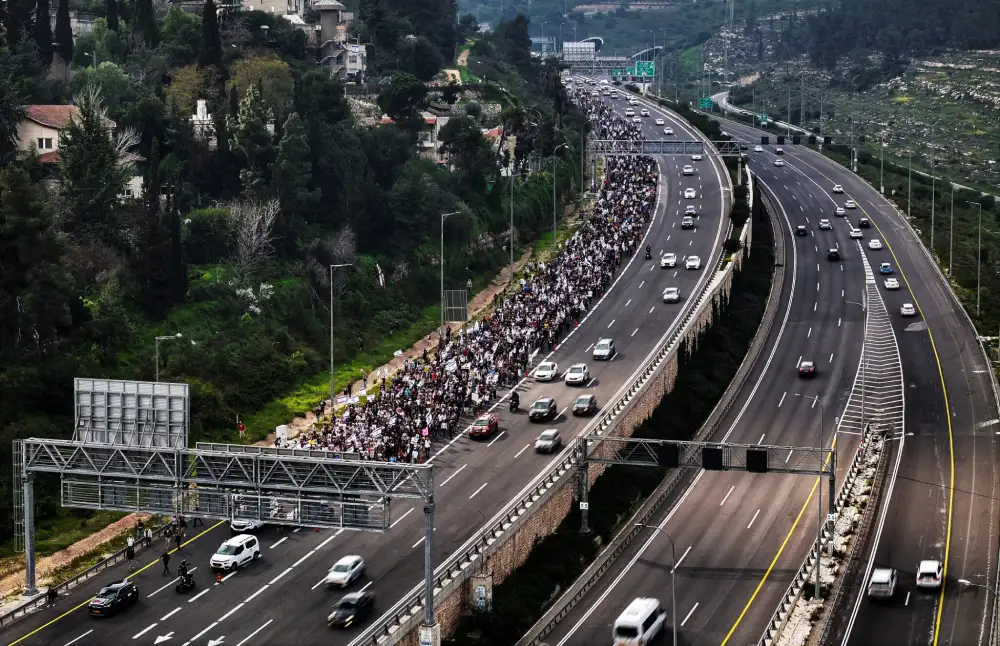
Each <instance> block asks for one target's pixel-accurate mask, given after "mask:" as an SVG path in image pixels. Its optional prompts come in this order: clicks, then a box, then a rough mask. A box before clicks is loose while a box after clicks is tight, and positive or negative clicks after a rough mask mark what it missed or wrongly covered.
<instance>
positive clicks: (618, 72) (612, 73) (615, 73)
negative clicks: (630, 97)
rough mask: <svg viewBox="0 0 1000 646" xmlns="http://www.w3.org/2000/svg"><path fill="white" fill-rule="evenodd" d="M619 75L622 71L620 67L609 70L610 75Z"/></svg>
mask: <svg viewBox="0 0 1000 646" xmlns="http://www.w3.org/2000/svg"><path fill="white" fill-rule="evenodd" d="M621 75H622V71H621V70H620V69H617V70H611V76H621Z"/></svg>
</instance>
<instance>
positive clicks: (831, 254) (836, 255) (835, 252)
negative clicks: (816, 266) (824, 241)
mask: <svg viewBox="0 0 1000 646" xmlns="http://www.w3.org/2000/svg"><path fill="white" fill-rule="evenodd" d="M826 259H827V260H840V249H830V250H829V251H827V252H826Z"/></svg>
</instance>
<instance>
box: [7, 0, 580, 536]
mask: <svg viewBox="0 0 1000 646" xmlns="http://www.w3.org/2000/svg"><path fill="white" fill-rule="evenodd" d="M24 1H27V0H18V1H17V2H13V3H10V5H9V7H8V9H9V11H8V13H7V14H5V15H4V16H3V17H2V22H0V24H2V25H3V26H4V30H3V32H2V33H3V35H4V38H3V39H0V267H2V268H3V270H2V272H0V447H2V448H0V462H2V463H3V464H7V465H9V464H10V446H11V440H12V439H14V438H18V437H25V436H48V437H59V438H66V437H69V436H70V435H71V433H72V427H73V407H72V379H73V377H74V376H90V377H108V378H122V379H143V380H152V379H153V378H154V376H155V371H156V368H157V366H158V367H159V374H160V378H161V379H162V380H164V381H176V382H185V383H189V384H190V385H191V392H192V397H193V411H192V412H193V419H192V429H191V431H192V436H193V437H192V439H195V440H202V439H229V440H235V439H236V430H235V427H236V425H235V420H236V419H237V417H238V416H239V417H241V418H244V419H246V420H247V421H248V424H247V425H248V439H260V438H262V437H263V436H264V435H266V433H267V432H268V431H273V427H274V425H275V424H279V423H285V422H287V421H289V419H290V417H291V416H292V415H293V414H297V413H302V412H304V411H305V410H308V409H310V408H311V407H312V406H313V405H315V404H316V403H317V402H316V401H315V400H314V401H308V402H303V401H297V402H296V404H295V408H291V409H290V408H288V407H280V406H279V407H274V406H270V407H269V405H268V402H274V401H277V400H279V399H281V398H283V397H286V396H287V395H288V394H289V393H291V392H293V391H295V389H296V388H297V387H298V386H301V385H303V384H306V383H310V382H311V381H315V377H316V375H317V374H318V373H321V372H322V371H323V370H324V368H325V366H327V365H328V356H329V353H330V351H331V348H330V338H331V331H330V329H329V320H330V317H331V314H332V317H333V319H334V326H333V327H334V329H333V334H332V336H333V344H332V345H333V347H332V351H333V354H334V360H335V361H336V362H337V363H338V364H345V365H346V364H348V363H349V362H350V360H351V359H352V358H354V357H356V356H358V355H359V354H365V353H372V352H375V351H376V350H378V351H380V352H382V353H383V354H382V356H379V357H375V358H374V360H376V361H384V360H386V359H387V358H389V357H388V355H389V354H390V353H391V351H392V350H393V349H395V348H391V349H388V350H387V349H386V348H385V347H384V340H385V339H387V338H392V339H395V340H397V341H398V342H402V341H401V340H403V339H406V338H407V337H408V336H413V335H414V334H416V338H419V337H420V336H422V335H423V334H426V332H427V331H429V330H428V329H426V328H425V327H421V326H424V325H426V323H425V321H427V320H428V319H430V320H434V319H435V318H436V313H435V312H430V316H428V309H429V308H430V307H431V306H433V305H434V304H435V303H437V301H438V287H439V280H440V277H439V271H440V263H439V254H440V249H439V245H440V236H441V226H442V225H441V217H440V216H441V214H442V213H450V212H458V213H457V214H456V215H454V216H452V217H449V218H448V220H447V221H446V222H445V227H444V238H445V243H444V244H445V250H444V256H445V259H446V260H445V272H446V287H449V288H458V287H464V286H465V284H466V281H467V280H470V279H472V280H473V281H475V282H476V283H481V282H482V279H483V278H484V277H488V276H491V275H492V274H493V273H495V272H496V270H497V269H498V268H499V267H500V266H502V265H503V264H504V263H505V262H506V259H507V258H508V257H509V253H510V249H509V247H508V246H507V245H508V244H509V242H508V240H509V237H508V235H509V234H508V231H509V226H508V222H509V213H510V209H511V204H510V199H511V197H510V196H511V191H510V190H509V189H506V190H505V189H504V188H503V187H504V185H505V184H506V180H505V179H504V177H503V176H501V174H500V172H499V162H500V161H502V160H503V158H504V155H503V154H501V153H499V152H498V150H503V146H500V147H496V146H495V145H494V144H493V143H492V142H491V141H490V140H489V139H487V138H486V137H485V136H484V135H483V134H482V132H483V130H484V129H485V128H490V127H495V126H497V125H503V126H505V129H504V136H505V137H509V136H511V135H514V136H517V137H518V150H519V151H520V153H524V151H528V150H530V152H531V154H530V155H529V154H527V153H524V154H520V153H519V154H518V156H517V162H518V164H517V165H515V170H526V169H527V168H528V167H529V162H531V163H530V167H531V168H542V169H545V170H546V172H534V173H531V174H527V175H526V176H525V177H524V178H519V179H518V180H517V189H516V191H514V197H513V200H514V204H513V207H514V211H515V214H516V222H515V232H514V233H515V235H514V240H515V247H516V248H515V251H516V252H517V253H521V251H522V249H523V247H524V246H525V245H526V243H529V242H531V241H533V240H536V239H537V238H538V237H539V236H540V235H541V234H542V233H543V232H546V231H548V230H549V229H550V227H551V222H552V213H553V209H554V206H555V205H553V203H552V200H553V196H552V172H555V173H556V188H557V193H558V198H557V199H558V200H559V201H563V200H565V199H566V198H568V197H570V196H571V194H572V192H573V190H574V185H573V184H574V183H573V179H574V178H577V177H579V174H578V171H577V170H576V169H577V168H578V167H579V161H578V159H579V156H578V155H579V151H580V144H581V143H582V137H583V129H584V128H585V127H586V124H585V121H584V120H583V119H582V117H581V116H580V115H579V114H577V113H575V112H573V111H572V109H571V107H570V105H569V104H568V102H567V101H566V98H565V95H564V90H563V89H562V88H561V87H560V86H559V85H558V84H554V83H553V82H552V75H553V74H554V73H556V71H555V70H554V69H553V68H551V67H546V66H544V65H542V64H541V63H540V62H538V61H533V60H531V59H530V56H529V55H528V51H527V49H526V46H527V45H526V43H527V42H528V41H527V37H526V25H525V23H523V21H512V24H511V25H510V26H509V27H504V28H501V29H498V30H497V32H496V33H495V34H493V35H492V36H489V37H486V38H483V39H482V40H481V41H480V42H481V43H482V47H483V48H484V51H488V52H489V53H488V55H486V54H484V58H485V59H487V60H488V62H489V64H490V65H492V66H494V67H496V68H497V69H503V70H506V71H507V72H508V73H509V75H510V78H515V77H516V80H517V83H515V84H514V87H512V88H511V89H509V90H506V89H501V88H499V86H496V85H493V84H486V85H484V86H483V88H482V91H481V93H480V94H481V95H482V96H486V97H488V99H484V100H490V101H500V102H501V104H502V105H501V108H502V110H501V111H500V112H499V116H497V114H496V111H494V113H493V115H492V116H485V114H484V111H483V110H482V109H481V107H480V109H479V110H475V109H471V110H468V111H466V110H464V105H465V104H464V103H463V102H462V100H460V97H459V93H458V92H457V91H456V89H455V88H447V87H446V88H444V89H443V91H442V90H436V89H433V88H430V87H428V86H426V85H425V84H424V83H423V81H421V80H418V79H417V78H416V77H415V76H413V75H410V74H407V73H405V72H398V73H397V72H396V71H395V70H396V66H395V63H394V61H395V60H396V57H397V56H400V55H401V53H405V52H409V51H411V50H410V49H408V48H410V47H411V45H412V42H411V41H412V40H413V39H412V38H408V36H409V35H410V34H414V33H416V34H419V36H418V39H419V38H425V39H426V40H427V41H428V42H429V43H431V46H432V47H433V48H434V49H435V51H438V52H439V55H440V57H441V60H442V61H443V60H445V59H446V58H448V59H450V58H451V56H452V53H453V51H454V48H455V46H456V45H457V43H458V39H460V38H464V37H465V36H466V35H467V34H464V33H460V30H459V27H458V26H456V25H457V24H458V23H457V20H456V15H455V10H454V7H453V6H452V7H451V9H450V11H449V9H448V6H447V3H444V4H443V3H441V2H439V1H438V0H407V1H406V2H393V3H392V6H391V8H390V7H389V3H387V2H385V1H384V0H363V1H362V2H361V4H360V7H359V13H358V16H359V23H358V25H357V28H358V30H359V31H360V33H361V34H362V40H368V41H369V42H371V41H375V42H377V43H378V45H377V46H373V50H374V51H375V52H379V53H378V54H377V55H376V56H375V59H376V60H375V61H374V62H373V64H372V65H371V66H370V68H369V73H370V74H371V75H376V76H377V75H379V74H383V76H382V80H383V81H384V82H383V83H382V84H381V86H380V87H381V94H380V95H379V97H378V104H379V105H380V106H384V107H385V108H386V109H387V111H388V112H389V113H390V115H391V116H392V117H393V118H394V119H395V123H389V124H376V125H365V124H363V123H359V122H358V121H356V120H355V118H354V116H353V114H352V111H351V108H350V106H349V104H348V101H347V99H346V97H345V90H344V88H343V87H342V86H341V84H340V83H339V82H337V81H335V80H333V79H332V78H331V77H330V76H329V74H328V73H327V71H326V70H323V69H320V68H317V66H316V64H315V62H314V60H312V55H313V54H312V49H311V48H310V47H307V42H306V39H305V36H304V34H303V32H302V31H301V30H299V29H297V28H295V27H294V26H292V25H290V23H288V22H287V21H285V20H284V19H282V18H280V17H274V16H270V15H267V14H263V13H259V12H244V13H240V14H234V15H224V16H223V17H221V18H218V19H216V9H215V6H216V5H215V3H214V2H213V0H205V3H204V10H203V11H202V14H201V15H200V16H199V15H198V14H191V13H185V12H183V11H181V10H180V9H179V8H176V7H173V8H170V9H169V10H168V11H166V13H162V12H160V11H159V9H157V7H158V6H159V5H155V4H154V3H152V2H151V0H137V1H136V2H135V3H130V4H128V5H125V4H122V5H121V9H122V10H123V11H122V13H121V15H119V13H118V10H119V6H118V5H117V4H116V3H114V2H110V3H105V2H97V3H94V5H93V6H92V7H91V8H92V9H94V10H98V11H107V14H106V15H105V17H102V18H100V19H98V20H97V22H96V24H95V26H94V29H93V30H92V31H91V32H89V33H85V34H82V35H80V36H79V37H78V38H77V40H76V43H75V45H74V44H72V43H69V44H67V43H61V42H60V41H59V31H60V24H59V22H58V21H57V23H56V30H55V31H56V33H55V42H56V43H57V44H58V48H57V51H60V52H62V53H64V54H65V56H66V60H67V61H68V62H69V63H70V68H69V74H68V75H66V74H64V73H59V72H58V70H57V69H56V68H57V66H56V65H55V63H53V65H52V68H51V69H50V67H49V65H48V63H47V61H46V54H45V52H44V51H42V48H40V47H38V46H37V43H36V42H35V41H34V39H33V38H32V36H33V35H35V31H34V24H33V9H34V2H30V3H29V4H30V6H28V7H26V6H24V5H23V4H22V2H24ZM59 2H60V6H62V4H63V3H65V2H66V0H59ZM11 12H12V13H11ZM203 17H204V19H203ZM263 27H267V29H263ZM42 32H44V29H39V30H38V33H39V34H40V35H38V38H43V37H44V35H43V34H42ZM365 34H368V35H369V36H371V37H368V38H366V37H365ZM373 34H378V37H377V38H376V37H374V36H373ZM12 35H17V38H16V39H14V38H12V37H11V36H12ZM94 59H96V61H97V63H98V64H97V65H95V64H94V63H95V60H94ZM390 62H392V64H391V66H390ZM63 71H64V72H65V70H63ZM434 71H435V72H436V71H437V70H436V69H435V70H434ZM50 72H51V73H50ZM423 72H426V70H422V73H423ZM199 99H204V100H206V101H207V106H208V110H209V112H210V113H211V114H212V124H211V125H212V126H213V128H214V141H213V143H215V144H217V145H214V146H213V145H210V139H209V136H208V135H207V133H205V132H202V131H200V130H197V129H196V128H195V127H194V125H193V124H192V121H191V118H190V115H191V114H192V113H193V111H194V108H195V104H196V101H197V100H199ZM464 100H467V98H466V99H464ZM70 101H73V102H74V103H75V105H76V106H77V108H78V110H79V112H78V117H77V118H75V119H74V120H73V123H72V124H71V125H70V126H68V127H67V128H66V129H65V130H64V132H63V133H62V137H61V139H60V149H59V151H58V163H56V164H41V163H39V160H38V159H37V158H35V157H30V156H23V157H21V158H17V156H16V155H15V154H14V152H13V151H14V147H15V144H16V136H17V131H16V124H17V123H18V122H19V121H20V119H21V115H22V114H23V113H24V106H25V105H32V104H48V103H69V102H70ZM430 101H435V102H437V103H452V104H454V107H455V110H454V115H453V117H452V119H451V121H450V123H448V125H447V126H446V127H444V128H442V130H441V133H440V141H441V144H442V146H441V150H440V151H439V152H438V155H444V156H446V157H447V158H448V159H449V160H450V161H451V162H452V165H451V166H447V167H446V165H444V164H442V165H439V164H438V163H436V161H435V159H430V158H427V157H425V156H421V155H418V147H417V146H418V137H419V135H420V130H421V129H422V128H424V122H423V119H422V118H420V111H421V110H422V109H423V108H424V107H425V106H427V104H428V103H429V102H430ZM477 107H479V106H478V105H477ZM529 111H530V113H531V114H532V115H533V116H532V118H531V120H530V122H529V120H528V119H527V118H526V117H525V115H526V114H527V113H528V112H529ZM463 113H464V115H465V116H463ZM111 122H113V123H114V125H115V128H113V129H110V128H109V127H108V126H109V125H110V123H111ZM529 123H530V124H531V125H529ZM11 124H13V126H12V125H11ZM502 142H503V140H501V143H502ZM564 142H568V146H564V147H562V148H561V149H560V150H559V152H558V154H557V155H555V156H554V155H553V154H552V153H553V150H554V149H555V148H556V147H557V146H559V145H560V144H562V143H564ZM432 153H434V151H432ZM438 155H432V156H438ZM134 174H139V175H141V176H142V177H143V179H144V183H145V187H146V190H145V193H144V195H143V196H142V197H141V198H127V197H125V188H126V184H127V182H129V181H130V179H131V178H132V176H133V175H134ZM331 264H348V265H349V266H347V267H344V268H342V269H339V270H337V271H336V272H334V273H333V274H332V277H331V271H330V269H329V266H330V265H331ZM331 301H332V302H331ZM331 306H332V311H331ZM177 333H181V334H183V338H182V340H180V341H178V340H177V339H176V338H173V340H165V341H163V342H160V343H159V344H158V345H156V342H155V341H154V338H155V337H156V336H159V335H170V336H171V337H173V336H174V335H176V334H177ZM412 340H416V339H411V340H410V342H412ZM397 341H391V342H397ZM355 370H356V369H355ZM341 376H342V381H346V379H347V378H348V377H347V376H346V375H341ZM354 376H355V375H354V374H352V375H351V376H350V378H353V377H354ZM340 385H341V386H343V385H344V384H343V383H341V384H340ZM262 409H267V410H268V411H269V413H268V415H264V416H260V417H259V419H258V417H255V416H254V414H255V413H257V412H259V411H261V410H262ZM2 474H3V476H2V480H0V497H5V498H6V499H9V498H10V490H9V487H10V471H9V470H7V469H5V470H2ZM37 490H38V491H40V492H45V491H53V492H57V491H58V488H57V487H56V488H53V487H44V486H43V487H41V488H38V489H37ZM57 503H58V496H57V494H56V495H40V496H39V500H38V509H37V510H36V511H37V518H38V519H39V520H40V521H43V522H44V521H45V519H46V518H48V517H50V516H51V515H52V514H53V513H54V512H55V509H56V505H57ZM9 514H10V510H9V506H8V507H3V506H0V527H2V530H0V537H3V536H5V535H6V534H7V532H9V531H10V518H9Z"/></svg>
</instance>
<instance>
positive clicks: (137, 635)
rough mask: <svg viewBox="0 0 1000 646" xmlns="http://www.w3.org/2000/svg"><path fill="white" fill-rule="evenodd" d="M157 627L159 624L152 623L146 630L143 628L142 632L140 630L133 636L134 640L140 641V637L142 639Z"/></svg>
mask: <svg viewBox="0 0 1000 646" xmlns="http://www.w3.org/2000/svg"><path fill="white" fill-rule="evenodd" d="M157 625H158V624H156V623H152V624H150V625H148V626H146V627H145V628H143V629H142V630H140V631H139V632H137V633H136V634H134V635H132V639H139V638H140V637H142V636H143V635H145V634H146V633H148V632H149V631H151V630H152V629H154V628H156V626H157Z"/></svg>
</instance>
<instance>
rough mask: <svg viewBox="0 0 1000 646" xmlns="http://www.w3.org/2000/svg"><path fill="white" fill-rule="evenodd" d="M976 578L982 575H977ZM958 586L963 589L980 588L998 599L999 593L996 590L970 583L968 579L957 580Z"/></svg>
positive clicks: (980, 584)
mask: <svg viewBox="0 0 1000 646" xmlns="http://www.w3.org/2000/svg"><path fill="white" fill-rule="evenodd" d="M977 576H982V575H977ZM958 585H960V586H962V587H965V588H982V589H984V590H989V591H990V592H992V593H993V594H994V595H995V596H998V597H1000V592H998V591H997V590H996V588H991V587H990V586H988V585H984V584H982V583H973V582H972V581H969V580H968V579H959V580H958Z"/></svg>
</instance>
